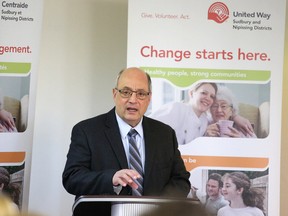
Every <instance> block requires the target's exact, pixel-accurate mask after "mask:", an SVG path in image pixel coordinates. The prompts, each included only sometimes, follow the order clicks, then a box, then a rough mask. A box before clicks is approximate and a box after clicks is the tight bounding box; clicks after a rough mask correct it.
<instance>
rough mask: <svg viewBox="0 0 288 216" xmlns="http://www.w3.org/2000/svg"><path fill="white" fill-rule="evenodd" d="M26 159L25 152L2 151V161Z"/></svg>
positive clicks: (14, 161)
mask: <svg viewBox="0 0 288 216" xmlns="http://www.w3.org/2000/svg"><path fill="white" fill-rule="evenodd" d="M24 159H25V152H0V163H21V162H23V161H24Z"/></svg>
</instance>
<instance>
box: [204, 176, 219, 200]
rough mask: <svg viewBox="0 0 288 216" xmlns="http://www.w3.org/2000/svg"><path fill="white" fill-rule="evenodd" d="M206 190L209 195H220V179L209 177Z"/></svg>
mask: <svg viewBox="0 0 288 216" xmlns="http://www.w3.org/2000/svg"><path fill="white" fill-rule="evenodd" d="M206 192H207V195H208V196H209V197H218V196H219V194H220V188H219V183H218V181H216V180H213V179H209V180H208V182H207V184H206Z"/></svg>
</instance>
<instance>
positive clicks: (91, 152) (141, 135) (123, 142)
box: [63, 68, 190, 197]
mask: <svg viewBox="0 0 288 216" xmlns="http://www.w3.org/2000/svg"><path fill="white" fill-rule="evenodd" d="M151 94H152V93H151V79H150V76H149V75H148V74H147V73H145V72H144V71H142V70H140V69H139V68H127V69H125V70H122V71H121V72H120V73H119V75H118V78H117V83H116V88H114V89H113V98H114V102H115V107H114V108H113V109H112V110H110V111H109V112H108V113H105V114H102V115H99V116H96V117H94V118H91V119H87V120H84V121H81V122H80V123H78V124H76V125H75V126H74V128H73V130H72V135H71V144H70V149H69V152H68V154H67V161H66V165H65V169H64V172H63V185H64V187H65V189H66V190H67V191H68V192H69V193H71V194H74V195H76V197H78V196H81V195H117V194H119V195H132V189H137V188H138V187H139V186H138V185H137V184H136V180H138V179H140V178H142V177H143V184H142V186H141V187H143V191H142V195H144V196H170V197H171V196H173V197H176V196H178V197H186V196H187V195H188V193H189V190H190V182H189V176H190V173H189V172H187V171H186V169H185V166H184V163H183V160H182V158H181V155H180V152H179V150H178V143H177V139H176V135H175V132H174V130H173V129H172V128H171V127H170V126H168V125H166V124H164V123H162V122H159V121H156V120H153V119H151V118H148V117H146V116H144V113H145V112H146V110H147V108H148V106H149V103H150V100H151ZM131 128H133V129H135V130H136V131H137V137H136V140H137V143H138V146H137V147H138V148H139V152H140V156H141V161H142V168H143V173H139V172H137V171H136V170H134V169H132V168H129V163H130V159H129V150H128V149H129V142H128V138H127V133H128V132H129V131H130V129H131Z"/></svg>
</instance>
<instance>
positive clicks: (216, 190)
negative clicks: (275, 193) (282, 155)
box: [189, 170, 268, 216]
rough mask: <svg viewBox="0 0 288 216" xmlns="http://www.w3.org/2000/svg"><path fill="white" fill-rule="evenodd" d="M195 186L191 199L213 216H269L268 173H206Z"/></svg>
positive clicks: (212, 171) (219, 171)
mask: <svg viewBox="0 0 288 216" xmlns="http://www.w3.org/2000/svg"><path fill="white" fill-rule="evenodd" d="M197 181H198V182H197ZM191 185H192V188H191V193H190V194H189V197H190V198H194V199H198V200H199V201H200V202H201V204H202V205H203V206H204V207H205V209H206V210H207V212H208V213H209V215H211V216H231V215H255V216H264V215H265V216H267V215H268V214H267V212H268V211H267V200H268V197H267V190H268V188H267V185H268V170H266V171H263V172H260V171H243V170H242V171H239V170H232V171H231V170H202V171H201V173H200V174H199V178H198V179H196V178H195V176H194V178H193V181H192V182H191Z"/></svg>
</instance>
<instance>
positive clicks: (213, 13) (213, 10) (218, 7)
mask: <svg viewBox="0 0 288 216" xmlns="http://www.w3.org/2000/svg"><path fill="white" fill-rule="evenodd" d="M228 18H229V9H228V7H227V6H226V5H225V4H224V3H222V2H215V3H214V4H212V5H211V6H210V7H209V9H208V19H209V20H214V21H215V22H217V23H223V22H224V21H225V20H227V19H228Z"/></svg>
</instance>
